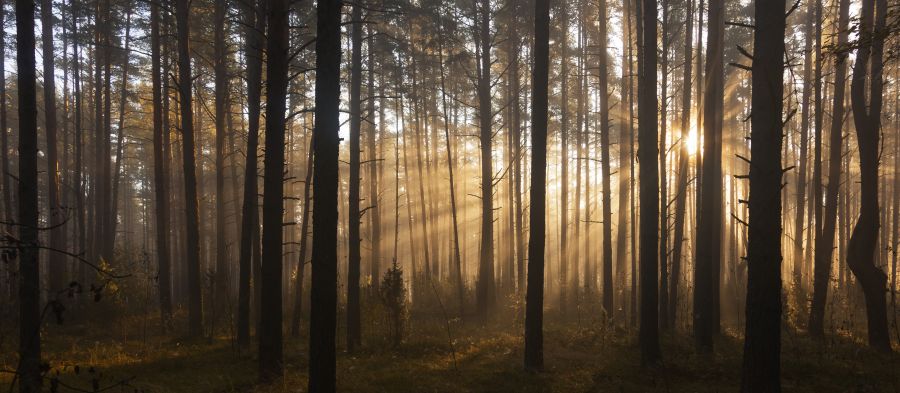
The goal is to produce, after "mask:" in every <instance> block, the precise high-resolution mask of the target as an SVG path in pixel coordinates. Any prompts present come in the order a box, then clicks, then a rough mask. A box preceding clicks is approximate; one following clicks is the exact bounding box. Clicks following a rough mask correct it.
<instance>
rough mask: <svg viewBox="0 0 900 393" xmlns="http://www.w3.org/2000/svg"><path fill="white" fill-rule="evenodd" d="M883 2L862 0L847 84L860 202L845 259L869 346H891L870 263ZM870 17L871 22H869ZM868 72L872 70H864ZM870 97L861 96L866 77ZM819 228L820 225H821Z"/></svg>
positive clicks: (881, 293)
mask: <svg viewBox="0 0 900 393" xmlns="http://www.w3.org/2000/svg"><path fill="white" fill-rule="evenodd" d="M886 14H887V1H885V0H863V2H862V7H861V11H860V29H859V31H860V40H859V48H858V49H857V50H856V63H855V64H854V66H853V78H852V81H851V83H850V99H851V104H852V107H853V121H854V123H855V125H856V139H857V141H858V143H859V166H860V191H861V192H860V207H859V220H858V221H857V222H856V226H855V227H854V228H853V234H852V235H851V236H850V243H849V244H848V245H847V263H848V265H849V267H850V271H852V272H853V275H854V276H855V277H856V279H857V280H858V281H859V284H860V286H861V287H862V290H863V295H864V296H865V301H866V321H867V323H868V334H869V346H871V347H872V348H874V349H877V350H880V351H885V352H889V351H891V339H890V335H889V331H888V322H887V300H886V298H887V297H886V295H885V285H886V283H887V275H886V274H885V273H884V271H882V270H881V268H879V267H878V266H876V265H875V246H876V240H877V239H878V230H879V225H880V224H879V217H878V214H879V207H878V161H879V156H880V154H879V151H880V150H879V149H880V146H881V145H880V141H879V139H880V137H881V135H880V132H881V108H882V100H883V97H882V91H883V78H882V77H883V76H882V70H883V69H884V64H883V59H882V58H883V52H884V37H883V36H882V35H881V34H882V33H881V32H883V31H884V28H885V24H886V20H887V15H886ZM873 19H874V25H873ZM870 72H871V74H869V73H870ZM867 79H869V89H870V90H869V94H870V96H869V98H868V102H867V100H866V91H865V88H866V80H867ZM823 232H824V229H823Z"/></svg>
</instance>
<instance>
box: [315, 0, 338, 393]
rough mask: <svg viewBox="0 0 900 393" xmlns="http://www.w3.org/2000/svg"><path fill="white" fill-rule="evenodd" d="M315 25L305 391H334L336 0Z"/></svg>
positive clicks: (326, 4)
mask: <svg viewBox="0 0 900 393" xmlns="http://www.w3.org/2000/svg"><path fill="white" fill-rule="evenodd" d="M317 16H318V19H317V20H318V24H317V26H316V30H317V35H316V70H317V71H316V117H315V129H314V134H313V138H315V140H316V143H315V149H314V152H315V161H316V164H315V169H314V171H315V172H314V177H313V194H314V195H315V198H316V200H315V202H314V205H313V239H314V242H313V250H312V259H313V261H315V262H313V265H312V288H311V297H310V303H311V304H312V308H311V310H310V311H311V314H310V333H309V343H310V345H309V347H310V349H309V386H308V388H309V391H311V392H333V391H334V390H335V367H336V365H335V327H336V312H337V221H338V220H337V201H338V182H337V179H338V147H339V144H340V141H339V140H338V138H339V136H338V129H339V123H338V111H339V104H340V88H339V86H340V80H341V79H340V66H341V2H340V1H337V0H324V1H320V2H319V3H318V5H317Z"/></svg>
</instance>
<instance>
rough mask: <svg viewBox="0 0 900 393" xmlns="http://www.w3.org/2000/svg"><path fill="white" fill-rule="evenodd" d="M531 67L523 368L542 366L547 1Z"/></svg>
mask: <svg viewBox="0 0 900 393" xmlns="http://www.w3.org/2000/svg"><path fill="white" fill-rule="evenodd" d="M534 10H535V11H534V14H535V19H534V68H533V70H532V72H533V76H532V81H533V82H532V88H533V89H534V93H533V94H532V98H531V99H532V104H531V105H532V112H531V123H532V132H531V146H532V156H531V160H532V165H531V184H532V187H531V192H530V197H531V212H530V213H529V220H528V223H529V226H530V228H531V232H530V235H529V239H528V287H527V290H526V295H525V304H526V306H525V369H526V370H529V371H539V370H541V369H542V368H543V367H544V333H543V329H544V326H543V324H544V316H543V313H544V246H545V245H544V241H545V232H546V226H545V222H544V220H545V219H546V218H545V217H546V214H545V212H546V194H547V189H546V182H547V90H548V84H549V83H548V79H549V76H548V75H549V62H550V60H549V58H550V1H549V0H537V1H535V6H534Z"/></svg>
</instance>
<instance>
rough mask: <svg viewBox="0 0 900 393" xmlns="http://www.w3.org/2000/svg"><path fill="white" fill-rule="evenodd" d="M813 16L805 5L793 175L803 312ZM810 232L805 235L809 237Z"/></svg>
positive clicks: (797, 293)
mask: <svg viewBox="0 0 900 393" xmlns="http://www.w3.org/2000/svg"><path fill="white" fill-rule="evenodd" d="M814 16H815V3H814V2H812V1H811V2H809V4H808V5H807V9H806V22H805V26H804V35H805V36H806V38H805V40H804V47H803V95H802V97H801V103H800V112H801V113H800V165H799V168H798V172H797V202H796V204H795V205H794V208H795V209H796V210H797V211H796V216H795V217H796V218H795V220H794V254H793V265H794V270H793V280H794V282H793V286H794V297H795V301H796V302H797V305H798V306H799V307H800V308H801V309H803V308H805V307H806V292H805V291H804V288H803V265H804V263H803V221H804V215H805V213H806V209H805V206H804V205H805V198H806V171H807V169H806V167H807V161H809V160H808V159H807V157H808V155H809V153H808V152H809V123H810V122H809V120H810V117H811V116H810V113H809V111H810V107H809V104H810V97H812V89H811V87H812V86H811V84H812V83H813V81H812V80H811V79H810V78H811V75H812V69H813V63H812V55H813V45H812V44H813V40H814V39H815V38H814V36H813V20H814ZM811 235H812V231H810V232H808V233H807V236H811Z"/></svg>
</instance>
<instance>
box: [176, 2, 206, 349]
mask: <svg viewBox="0 0 900 393" xmlns="http://www.w3.org/2000/svg"><path fill="white" fill-rule="evenodd" d="M188 3H189V1H188V0H176V1H175V23H176V24H177V30H178V33H177V40H178V92H179V95H180V99H181V101H180V108H181V134H182V148H181V151H182V159H183V160H184V162H183V166H184V202H185V217H184V219H185V224H186V228H185V230H186V238H185V246H186V251H187V260H186V261H185V263H186V264H187V290H188V335H189V336H191V337H200V335H202V334H203V301H202V299H201V296H202V295H201V284H200V225H199V219H200V218H199V208H198V200H197V170H196V162H195V158H194V153H195V151H196V147H195V146H194V113H193V108H192V105H191V102H192V100H191V84H192V81H193V79H192V78H191V57H190V55H191V51H190V25H189V24H188V19H189V18H188V16H189V13H190V10H189V5H188Z"/></svg>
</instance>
